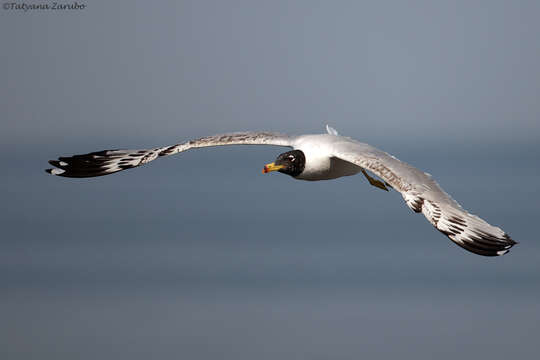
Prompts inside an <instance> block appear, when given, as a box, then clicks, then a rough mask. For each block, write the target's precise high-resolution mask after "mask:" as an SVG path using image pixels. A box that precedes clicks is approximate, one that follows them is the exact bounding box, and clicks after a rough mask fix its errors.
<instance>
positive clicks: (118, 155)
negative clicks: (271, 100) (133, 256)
mask: <svg viewBox="0 0 540 360" xmlns="http://www.w3.org/2000/svg"><path fill="white" fill-rule="evenodd" d="M326 130H327V134H316V135H300V136H287V135H282V134H278V133H271V132H238V133H229V134H221V135H215V136H208V137H203V138H200V139H196V140H190V141H187V142H184V143H180V144H176V145H171V146H165V147H158V148H154V149H139V150H103V151H97V152H92V153H89V154H84V155H74V156H69V157H60V158H58V160H50V161H49V163H50V164H51V165H53V166H54V167H55V168H53V169H47V170H46V171H47V172H48V173H49V174H52V175H58V176H63V177H72V178H85V177H96V176H103V175H109V174H113V173H116V172H118V171H122V170H126V169H131V168H134V167H137V166H141V165H144V164H146V163H148V162H150V161H152V160H155V159H157V158H158V157H162V156H168V155H174V154H177V153H181V152H184V151H186V150H190V149H196V148H201V147H209V146H223V145H276V146H283V147H289V148H292V149H293V150H291V151H287V152H285V153H282V154H280V155H279V156H278V157H277V158H276V160H275V161H274V162H272V163H270V164H267V165H265V166H264V168H263V173H269V172H271V171H278V172H281V173H283V174H287V175H290V176H291V177H293V178H294V179H297V180H307V181H317V180H330V179H336V178H339V177H342V176H350V175H355V174H358V173H362V174H363V175H364V176H365V177H366V179H367V180H368V181H369V183H370V184H371V185H373V186H375V187H377V188H379V189H382V190H386V191H388V189H389V188H393V189H395V190H397V191H399V192H400V193H401V195H402V196H403V199H404V200H405V203H406V204H407V206H408V207H409V208H410V209H411V210H413V211H414V212H416V213H420V212H421V213H422V214H424V216H425V217H426V218H427V219H428V221H429V222H430V223H431V224H432V225H433V226H434V227H435V228H436V229H437V230H439V231H440V232H442V233H443V234H445V235H446V236H448V237H449V238H450V240H452V241H453V242H454V243H456V244H457V245H459V246H461V247H462V248H464V249H466V250H468V251H471V252H473V253H475V254H478V255H484V256H498V255H504V254H506V253H507V252H508V251H509V250H510V248H511V247H512V246H514V245H515V244H516V242H515V241H514V240H512V239H511V238H510V236H508V234H506V233H505V232H504V231H503V230H502V229H500V228H498V227H496V226H493V225H490V224H488V223H487V222H486V221H484V220H482V219H480V218H479V217H478V216H475V215H472V214H470V213H468V212H467V211H465V210H464V209H463V208H462V207H461V206H460V205H459V204H458V203H457V202H456V201H455V200H454V199H452V197H450V195H448V194H447V193H446V192H445V191H444V190H443V189H441V187H440V186H439V184H437V182H436V181H435V180H433V179H432V178H431V175H429V174H427V173H425V172H423V171H420V170H418V169H417V168H415V167H413V166H411V165H409V164H407V163H404V162H402V161H400V160H398V159H396V158H395V157H394V156H392V155H390V154H388V153H386V152H384V151H381V150H379V149H376V148H374V147H373V146H371V145H368V144H364V143H361V142H358V141H356V140H353V139H351V138H348V137H344V136H340V135H339V134H338V133H337V131H336V130H335V129H333V128H331V127H330V126H328V125H327V126H326ZM368 171H369V172H370V173H372V174H375V175H376V176H377V177H378V178H379V179H380V180H379V179H377V178H375V177H372V176H371V175H370V174H368Z"/></svg>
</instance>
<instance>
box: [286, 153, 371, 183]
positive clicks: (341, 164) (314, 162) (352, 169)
mask: <svg viewBox="0 0 540 360" xmlns="http://www.w3.org/2000/svg"><path fill="white" fill-rule="evenodd" d="M359 172H360V167H359V166H356V165H354V164H352V163H350V162H348V161H344V160H341V159H338V158H335V157H312V158H311V159H309V158H307V157H306V166H305V168H304V171H303V172H302V173H301V174H300V175H298V176H297V177H296V179H298V180H308V181H318V180H331V179H337V178H340V177H343V176H350V175H356V174H358V173H359Z"/></svg>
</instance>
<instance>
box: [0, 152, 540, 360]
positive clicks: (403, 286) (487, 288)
mask: <svg viewBox="0 0 540 360" xmlns="http://www.w3.org/2000/svg"><path fill="white" fill-rule="evenodd" d="M249 149H250V150H251V151H246V148H242V147H233V148H227V149H220V150H219V151H217V150H215V149H203V150H200V151H197V152H188V153H186V154H183V155H182V156H177V157H175V158H171V159H163V160H160V161H157V162H156V163H154V164H152V165H151V166H147V167H143V168H140V169H135V170H133V171H126V172H125V173H120V174H116V175H113V176H109V177H103V178H98V179H87V180H72V179H62V178H56V177H51V176H47V174H45V173H44V172H42V169H43V167H44V166H45V165H46V164H45V158H44V156H45V157H53V156H56V155H58V154H56V153H50V150H47V151H46V154H43V155H40V156H35V154H36V152H38V150H37V149H28V150H26V151H19V152H16V153H14V154H10V155H9V156H8V155H6V154H8V153H9V152H8V151H7V150H6V151H2V154H3V155H2V159H1V160H2V162H3V164H4V167H5V168H7V169H10V171H9V172H5V173H2V175H1V177H2V181H3V184H5V185H4V186H5V189H6V190H7V191H6V192H5V193H4V208H3V210H2V220H1V222H2V229H3V236H2V241H1V242H0V267H1V271H0V291H1V294H2V295H1V297H0V302H1V306H0V312H1V317H2V319H3V321H2V323H1V325H0V338H1V339H2V340H1V341H2V346H1V347H0V352H1V355H2V358H6V359H18V358H34V357H40V358H44V359H73V358H79V359H95V358H111V357H114V358H120V359H146V358H149V357H152V358H155V357H180V358H190V359H210V358H216V357H219V358H225V359H250V358H261V359H274V358H277V357H285V358H310V359H311V358H315V359H317V358H320V359H323V358H338V359H353V358H358V357H360V356H369V357H370V358H395V357H397V356H399V357H402V358H416V359H432V358H434V357H437V358H441V359H450V358H453V357H454V356H455V354H456V351H459V354H461V355H462V356H465V357H473V356H481V357H488V356H489V357H490V358H493V359H505V358H508V357H509V356H523V357H530V356H531V355H532V354H534V353H535V352H536V350H537V349H538V345H537V339H538V335H539V334H540V329H539V325H538V324H540V302H539V301H538V299H539V295H540V271H539V270H540V265H539V264H540V244H539V243H538V241H537V240H536V234H535V231H534V225H535V221H536V218H537V216H538V213H539V208H540V205H539V204H540V202H539V201H538V200H539V197H538V195H537V192H536V189H535V184H537V183H538V180H539V178H540V168H539V167H538V166H537V164H536V163H535V162H534V157H535V156H536V155H535V154H538V153H539V152H540V148H539V147H538V146H537V145H536V144H533V145H522V146H519V147H508V148H506V149H496V148H495V147H492V146H489V145H484V146H478V147H477V148H463V149H461V150H459V147H457V146H451V145H449V146H448V147H444V146H441V147H433V149H432V151H430V152H429V153H427V154H426V153H425V152H424V151H423V149H421V148H414V147H404V148H402V149H401V151H395V150H394V149H392V152H393V153H394V154H395V155H397V156H398V157H400V158H402V159H403V160H407V161H409V162H411V163H413V164H414V165H417V166H419V167H421V168H422V169H424V170H428V171H429V172H431V173H432V174H433V175H434V177H435V178H436V179H438V180H439V182H440V183H441V185H442V186H443V187H444V188H445V189H446V190H447V191H448V192H449V193H451V194H452V195H453V196H454V197H455V198H456V199H457V200H458V201H460V202H461V203H462V205H463V206H464V207H465V208H467V209H469V210H471V211H473V212H474V213H477V214H479V215H481V216H482V217H484V218H485V219H487V220H488V221H489V222H491V223H493V224H497V225H499V226H501V227H502V228H503V229H505V230H506V231H508V232H509V233H510V234H511V235H512V236H513V237H514V238H515V239H516V240H518V241H520V244H519V245H518V246H516V247H515V248H514V249H513V250H512V251H511V252H510V254H508V255H506V256H503V257H500V258H484V257H480V256H477V255H474V254H470V253H467V252H465V251H463V250H462V249H461V248H458V247H457V246H455V245H453V244H452V243H451V242H450V241H449V240H448V239H447V238H445V237H444V236H443V235H442V234H440V233H438V232H437V231H435V230H434V229H433V228H432V227H431V225H429V223H428V222H427V221H426V220H425V219H424V218H423V217H422V216H420V215H415V214H413V213H411V211H410V210H409V209H408V208H407V207H406V206H405V204H404V203H403V201H402V199H401V196H400V195H399V194H398V193H396V192H390V193H386V192H383V191H380V190H378V189H376V188H373V187H370V186H369V185H368V184H367V182H366V181H365V179H363V178H361V177H351V178H345V179H339V180H336V181H328V182H318V183H308V182H300V181H293V180H292V179H290V178H288V177H287V176H284V175H281V174H269V175H262V174H260V168H261V167H262V165H263V164H264V163H266V162H268V161H271V160H273V158H274V157H275V156H276V155H277V154H278V153H279V149H273V148H252V147H250V148H249ZM448 149H452V151H450V152H449V151H447V150H448ZM89 150H92V149H89ZM386 150H389V149H386ZM55 151H56V150H55ZM74 151H76V150H74ZM82 151H84V149H83V150H82ZM41 152H43V150H41ZM49 153H50V154H49ZM509 164H510V165H509ZM457 169H459V172H457V171H456V170H457Z"/></svg>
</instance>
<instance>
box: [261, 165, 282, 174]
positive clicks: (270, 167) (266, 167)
mask: <svg viewBox="0 0 540 360" xmlns="http://www.w3.org/2000/svg"><path fill="white" fill-rule="evenodd" d="M284 167H285V166H284V165H276V164H275V163H270V164H266V165H264V168H263V171H262V172H263V174H266V173H269V172H270V171H278V170H280V169H283V168H284Z"/></svg>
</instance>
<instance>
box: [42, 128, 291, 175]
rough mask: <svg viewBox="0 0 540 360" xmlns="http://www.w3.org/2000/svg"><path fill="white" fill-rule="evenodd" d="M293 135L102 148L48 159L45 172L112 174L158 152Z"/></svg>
mask: <svg viewBox="0 0 540 360" xmlns="http://www.w3.org/2000/svg"><path fill="white" fill-rule="evenodd" d="M293 140H294V138H292V137H289V136H287V135H282V134H277V133H271V132H238V133H230V134H221V135H214V136H207V137H203V138H200V139H196V140H191V141H187V142H184V143H181V144H176V145H171V146H165V147H159V148H155V149H142V150H141V149H140V150H103V151H97V152H92V153H89V154H84V155H74V156H68V157H60V158H58V160H50V161H49V163H50V164H51V165H53V166H55V167H56V168H54V169H47V170H45V171H47V172H48V173H49V174H52V175H58V176H65V177H73V178H83V177H95V176H103V175H109V174H113V173H115V172H118V171H122V170H126V169H131V168H134V167H137V166H140V165H144V164H146V163H148V162H150V161H152V160H155V159H157V158H158V157H160V156H168V155H174V154H177V153H180V152H183V151H186V150H189V149H195V148H200V147H209V146H223V145H277V146H288V147H291V144H292V142H293Z"/></svg>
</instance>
